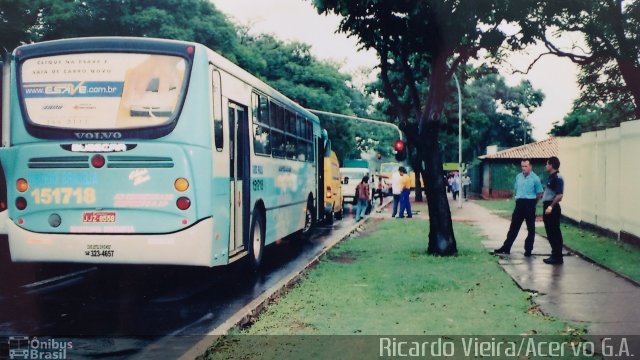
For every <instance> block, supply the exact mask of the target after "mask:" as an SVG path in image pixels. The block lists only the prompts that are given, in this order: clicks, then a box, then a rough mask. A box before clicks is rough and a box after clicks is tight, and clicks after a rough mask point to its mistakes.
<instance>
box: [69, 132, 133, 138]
mask: <svg viewBox="0 0 640 360" xmlns="http://www.w3.org/2000/svg"><path fill="white" fill-rule="evenodd" d="M73 135H74V136H75V137H76V139H78V140H117V139H122V133H120V132H117V131H98V132H75V133H73Z"/></svg>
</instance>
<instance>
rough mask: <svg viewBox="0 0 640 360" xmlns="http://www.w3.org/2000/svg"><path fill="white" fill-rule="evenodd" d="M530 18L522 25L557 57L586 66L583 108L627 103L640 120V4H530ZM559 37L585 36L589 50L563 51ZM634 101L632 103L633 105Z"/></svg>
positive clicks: (566, 0) (578, 0)
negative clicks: (567, 34)
mask: <svg viewBox="0 0 640 360" xmlns="http://www.w3.org/2000/svg"><path fill="white" fill-rule="evenodd" d="M526 2H527V3H529V4H530V6H531V8H530V10H529V13H530V15H529V16H527V17H526V18H525V19H524V21H523V22H521V24H522V26H523V27H524V28H527V29H529V30H532V31H534V34H535V36H536V37H537V38H539V39H541V40H542V42H543V43H544V44H545V46H546V47H547V49H548V52H547V53H546V54H553V55H557V56H561V57H565V58H568V59H570V60H571V61H573V62H574V63H576V64H579V65H581V67H582V73H581V76H580V78H581V79H580V80H581V81H580V85H581V88H582V91H583V95H582V97H581V98H582V100H584V101H583V104H581V106H580V105H579V106H578V107H583V108H589V107H593V106H595V105H597V104H598V102H608V101H610V100H611V99H612V98H613V99H618V100H620V99H622V101H621V102H622V103H626V104H625V105H623V106H627V104H631V105H633V107H634V113H635V117H636V118H640V1H638V0H563V1H555V0H540V1H535V0H526ZM554 33H560V34H562V33H574V34H578V35H582V36H583V38H584V42H585V43H586V46H587V48H584V46H581V44H575V45H574V46H571V47H569V48H567V47H566V46H565V47H563V46H560V45H559V44H558V41H557V40H556V39H555V38H554V37H553V36H551V35H552V34H554ZM630 100H631V101H630Z"/></svg>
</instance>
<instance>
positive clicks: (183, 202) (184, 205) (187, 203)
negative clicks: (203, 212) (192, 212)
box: [176, 196, 191, 210]
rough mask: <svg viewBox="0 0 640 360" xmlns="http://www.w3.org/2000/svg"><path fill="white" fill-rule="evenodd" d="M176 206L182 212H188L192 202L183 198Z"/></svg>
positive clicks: (179, 199)
mask: <svg viewBox="0 0 640 360" xmlns="http://www.w3.org/2000/svg"><path fill="white" fill-rule="evenodd" d="M176 206H177V207H178V209H180V210H187V209H188V208H189V207H190V206H191V200H189V198H188V197H185V196H182V197H180V198H178V200H177V201H176Z"/></svg>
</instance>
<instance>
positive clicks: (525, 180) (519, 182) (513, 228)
mask: <svg viewBox="0 0 640 360" xmlns="http://www.w3.org/2000/svg"><path fill="white" fill-rule="evenodd" d="M520 168H521V169H522V172H521V173H519V174H518V175H517V176H516V180H515V182H514V194H515V199H516V207H515V209H514V210H513V214H511V225H510V226H509V232H508V233H507V238H506V240H505V241H504V243H503V244H502V246H501V247H500V248H499V249H496V250H494V251H493V253H494V254H509V253H510V252H511V246H512V245H513V242H514V241H515V240H516V236H518V232H519V231H520V227H521V226H522V222H523V221H525V222H526V224H527V238H526V240H525V242H524V256H527V257H528V256H531V251H532V250H533V241H534V239H535V236H536V230H535V223H536V203H537V202H538V199H539V198H540V197H541V196H542V184H541V183H540V178H539V177H538V175H536V173H534V172H533V171H531V160H529V159H523V160H522V161H521V162H520Z"/></svg>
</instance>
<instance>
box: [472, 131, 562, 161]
mask: <svg viewBox="0 0 640 360" xmlns="http://www.w3.org/2000/svg"><path fill="white" fill-rule="evenodd" d="M551 156H558V141H557V140H556V138H554V137H552V138H549V139H547V140H543V141H538V142H535V143H531V144H526V145H522V146H518V147H514V148H511V149H507V150H502V151H498V152H497V153H495V154H491V155H482V156H478V158H479V159H481V160H485V159H523V158H528V159H547V158H550V157H551Z"/></svg>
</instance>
